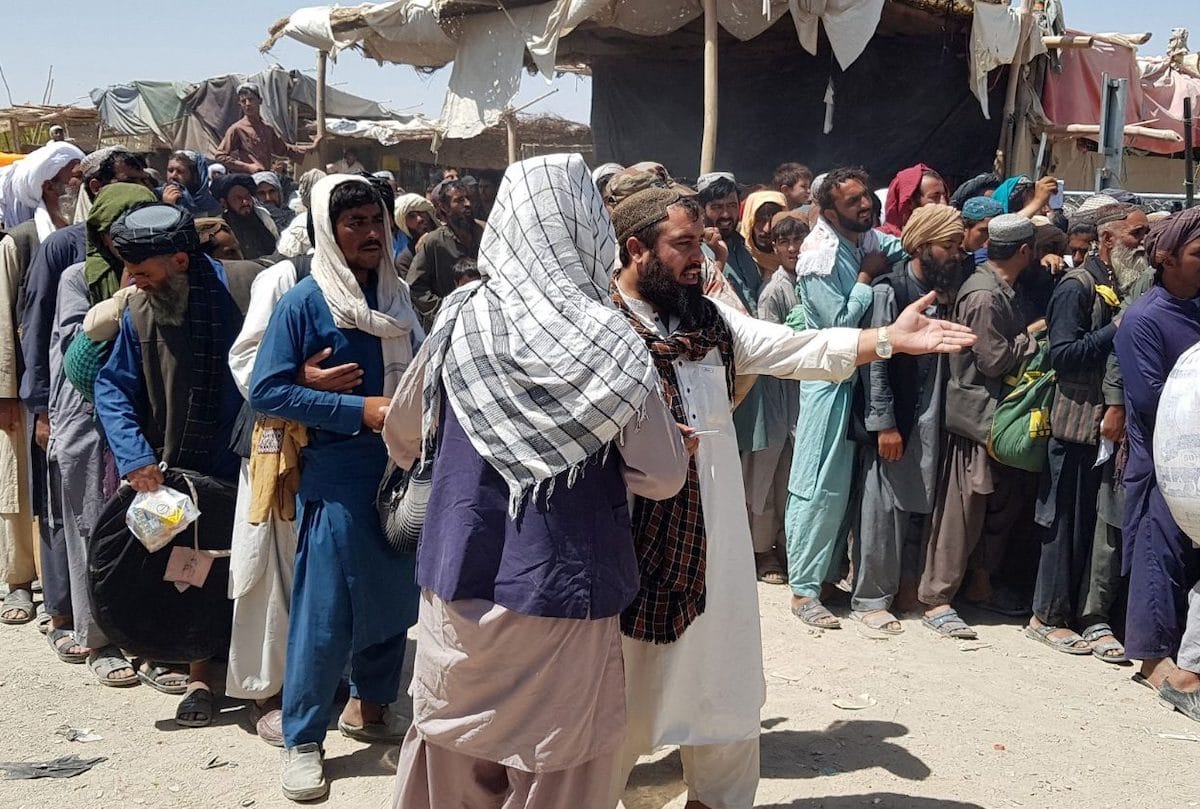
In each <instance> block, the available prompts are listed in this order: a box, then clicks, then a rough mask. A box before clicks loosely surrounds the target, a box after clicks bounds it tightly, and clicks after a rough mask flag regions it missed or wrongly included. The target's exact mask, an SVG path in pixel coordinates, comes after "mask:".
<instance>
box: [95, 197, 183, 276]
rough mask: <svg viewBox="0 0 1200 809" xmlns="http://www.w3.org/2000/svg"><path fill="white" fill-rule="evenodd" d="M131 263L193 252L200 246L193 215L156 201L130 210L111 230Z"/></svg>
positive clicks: (128, 262)
mask: <svg viewBox="0 0 1200 809" xmlns="http://www.w3.org/2000/svg"><path fill="white" fill-rule="evenodd" d="M108 233H109V235H110V236H112V240H113V247H115V248H116V249H117V252H118V253H120V254H121V258H122V259H124V260H125V262H126V263H127V264H140V263H142V262H143V261H145V260H146V259H148V258H153V257H154V256H169V255H172V254H174V253H191V252H194V251H196V250H198V249H199V248H200V236H199V235H198V234H197V233H196V223H195V220H193V219H192V215H191V214H190V213H188V212H187V211H185V210H184V209H183V208H176V207H175V206H174V205H165V204H163V203H154V204H151V205H141V206H138V207H137V208H133V209H131V210H129V211H126V212H125V213H124V214H122V215H121V218H120V219H118V220H117V221H116V222H114V223H113V225H112V227H111V228H110V229H109V231H108Z"/></svg>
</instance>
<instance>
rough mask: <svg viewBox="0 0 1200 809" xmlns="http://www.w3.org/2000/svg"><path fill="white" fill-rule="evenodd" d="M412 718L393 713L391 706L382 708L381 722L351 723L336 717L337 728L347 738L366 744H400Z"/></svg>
mask: <svg viewBox="0 0 1200 809" xmlns="http://www.w3.org/2000/svg"><path fill="white" fill-rule="evenodd" d="M410 724H412V720H411V719H408V718H406V717H402V716H401V715H399V714H397V713H394V712H393V711H392V709H391V706H390V705H389V706H387V707H385V708H384V709H383V721H382V722H370V723H368V724H365V725H351V724H349V723H347V722H346V721H345V720H343V719H342V718H341V717H340V716H339V717H338V730H339V731H341V733H342V735H343V736H345V737H346V738H348V739H354V740H355V741H357V742H365V743H367V744H400V742H402V741H404V736H405V734H407V733H408V726H409V725H410Z"/></svg>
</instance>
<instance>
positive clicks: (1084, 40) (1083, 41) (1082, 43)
mask: <svg viewBox="0 0 1200 809" xmlns="http://www.w3.org/2000/svg"><path fill="white" fill-rule="evenodd" d="M1042 44H1043V45H1045V46H1046V47H1047V48H1057V49H1059V50H1066V49H1069V48H1090V47H1092V45H1093V44H1095V37H1093V36H1091V35H1088V36H1063V37H1042Z"/></svg>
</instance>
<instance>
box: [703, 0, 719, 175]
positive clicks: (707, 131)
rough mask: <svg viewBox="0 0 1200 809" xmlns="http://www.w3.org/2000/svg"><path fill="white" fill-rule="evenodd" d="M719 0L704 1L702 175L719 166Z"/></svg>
mask: <svg viewBox="0 0 1200 809" xmlns="http://www.w3.org/2000/svg"><path fill="white" fill-rule="evenodd" d="M717 102H718V92H717V0H704V137H703V140H702V141H701V142H700V173H701V174H707V173H709V172H710V171H714V170H716V165H717V111H718V109H717Z"/></svg>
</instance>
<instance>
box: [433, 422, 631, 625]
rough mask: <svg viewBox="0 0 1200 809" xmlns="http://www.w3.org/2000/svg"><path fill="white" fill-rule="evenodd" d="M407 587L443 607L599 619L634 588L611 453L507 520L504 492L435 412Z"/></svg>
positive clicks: (617, 469) (619, 606)
mask: <svg viewBox="0 0 1200 809" xmlns="http://www.w3.org/2000/svg"><path fill="white" fill-rule="evenodd" d="M433 469H434V471H433V487H432V491H431V494H430V499H429V510H428V512H427V516H426V518H425V528H424V530H423V532H422V534H421V543H420V545H419V547H418V549H417V582H418V584H420V586H421V587H422V588H426V589H429V590H432V591H433V592H434V593H437V595H438V596H439V597H440V598H442V599H443V600H444V601H455V600H458V599H465V598H479V599H483V600H485V601H491V602H494V603H496V604H499V605H501V606H503V607H506V608H508V609H510V610H513V611H514V612H519V613H521V614H523V615H534V616H541V617H546V618H608V617H610V616H613V615H618V614H620V612H621V611H622V610H623V609H625V607H627V606H628V605H629V603H630V602H631V601H633V597H634V596H635V595H636V594H637V591H638V570H637V559H636V557H635V555H634V549H633V530H632V527H631V525H630V521H629V505H628V492H627V490H626V488H625V480H624V478H623V477H622V475H621V459H620V454H619V453H618V452H617V451H616V450H615V449H614V450H613V451H611V452H610V453H609V456H608V460H607V461H606V462H605V463H603V464H601V463H600V461H599V458H593V459H591V460H590V461H589V462H588V463H587V466H586V468H585V470H584V473H583V474H582V475H580V476H579V478H578V479H577V480H576V481H575V485H574V486H573V487H571V488H568V487H567V484H566V475H565V474H564V475H560V478H561V479H560V480H558V481H557V484H558V485H556V486H555V487H554V494H553V495H551V497H550V499H549V502H547V501H546V499H545V498H540V499H539V500H538V502H536V503H535V502H533V500H532V499H527V501H526V503H525V505H524V509H523V510H522V512H521V515H520V516H519V517H518V518H517V519H516V520H515V521H514V520H511V519H509V517H508V486H507V484H506V483H505V482H504V480H503V479H502V478H501V477H500V473H498V472H497V471H496V470H495V469H493V468H492V466H491V464H489V463H488V462H487V461H485V460H484V459H483V458H482V457H480V455H479V453H478V452H476V451H475V448H474V447H473V446H471V441H470V439H469V438H467V435H466V433H465V432H464V431H463V429H462V426H461V425H460V424H459V422H458V419H457V418H456V417H455V415H454V410H453V408H451V407H445V408H444V418H443V419H442V425H441V429H440V430H439V445H438V449H437V455H436V458H435V460H434V466H433Z"/></svg>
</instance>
